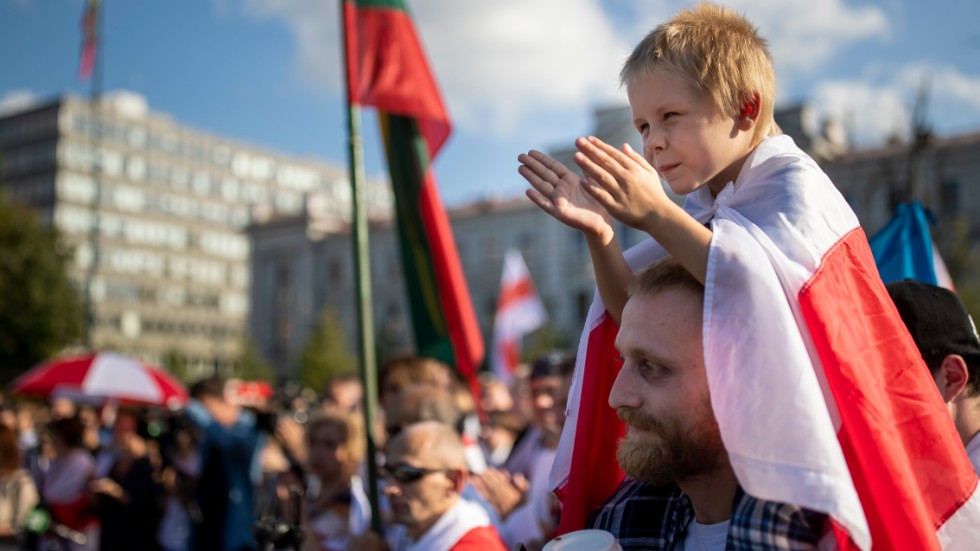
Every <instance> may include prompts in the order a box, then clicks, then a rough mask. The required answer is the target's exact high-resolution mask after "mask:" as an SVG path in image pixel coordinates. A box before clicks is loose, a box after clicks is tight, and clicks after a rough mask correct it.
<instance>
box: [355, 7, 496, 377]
mask: <svg viewBox="0 0 980 551" xmlns="http://www.w3.org/2000/svg"><path fill="white" fill-rule="evenodd" d="M344 17H345V19H346V29H347V35H346V37H347V40H346V55H347V65H348V68H349V72H348V83H347V86H348V97H349V98H350V101H351V102H352V103H357V104H361V105H367V106H374V107H376V108H377V109H378V118H379V119H380V121H381V127H382V133H383V135H384V141H385V148H386V153H387V157H388V169H389V171H390V173H391V180H392V186H393V188H394V195H395V208H396V212H397V219H398V238H399V242H400V249H401V259H402V268H403V272H404V274H405V283H406V287H407V291H408V297H409V303H410V306H411V317H412V329H413V332H414V334H415V344H416V348H417V351H418V353H419V354H420V355H424V356H430V357H434V358H438V359H440V360H443V361H445V362H446V363H449V364H451V365H454V366H455V367H456V369H457V370H458V371H459V372H460V374H462V375H463V376H464V377H465V378H466V379H467V380H468V381H469V382H470V386H471V388H473V389H475V388H478V386H476V385H478V381H477V379H476V370H477V368H478V366H479V364H480V362H481V361H482V359H483V340H482V336H481V334H480V330H479V326H478V325H477V322H476V316H475V315H474V313H473V307H472V303H471V301H470V296H469V291H468V290H467V287H466V281H465V279H464V278H463V271H462V268H461V267H460V262H459V257H458V255H457V252H456V244H455V242H454V240H453V235H452V231H451V229H450V226H449V220H448V218H447V216H446V212H445V209H444V208H443V206H442V201H441V199H440V198H439V190H438V188H437V187H436V181H435V178H434V176H433V174H432V171H431V170H430V166H429V165H430V163H431V162H432V160H433V159H434V158H435V156H436V155H437V154H438V152H439V150H440V148H441V147H442V145H443V143H445V141H446V138H447V137H448V136H449V131H450V123H449V116H448V114H447V113H446V108H445V107H444V106H443V103H442V98H441V96H440V94H439V90H438V88H437V87H436V83H435V79H434V78H433V76H432V72H431V71H430V70H429V66H428V63H427V62H426V58H425V54H424V52H423V51H422V46H421V43H420V42H419V39H418V36H417V35H416V33H415V28H414V26H413V24H412V20H411V18H410V17H409V14H408V10H407V8H406V6H405V3H404V2H403V1H402V0H345V1H344Z"/></svg>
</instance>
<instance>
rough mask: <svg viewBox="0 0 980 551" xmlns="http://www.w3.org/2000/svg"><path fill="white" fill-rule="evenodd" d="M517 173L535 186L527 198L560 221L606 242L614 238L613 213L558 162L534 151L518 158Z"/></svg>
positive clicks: (576, 175)
mask: <svg viewBox="0 0 980 551" xmlns="http://www.w3.org/2000/svg"><path fill="white" fill-rule="evenodd" d="M517 160H518V161H520V163H521V166H520V167H519V168H518V169H517V171H518V172H519V173H520V174H521V176H523V177H524V179H525V180H527V181H528V183H529V184H531V187H532V189H528V190H527V192H526V193H527V196H528V198H530V199H531V201H533V202H534V204H536V205H538V206H539V207H541V209H542V210H544V211H545V212H547V213H548V214H550V215H551V216H553V217H555V219H557V220H558V221H559V222H562V223H563V224H566V225H568V226H571V227H572V228H575V229H577V230H580V231H582V232H584V233H585V234H587V235H591V236H594V237H598V238H600V239H601V240H602V241H603V242H604V243H606V242H609V241H611V240H612V239H613V228H612V225H611V224H610V218H609V213H607V212H606V210H605V209H604V208H602V205H600V204H599V202H598V201H596V200H595V198H594V197H592V195H591V194H589V193H588V192H587V191H586V190H585V189H584V188H583V187H582V179H581V178H580V177H579V175H578V174H575V173H574V172H572V171H571V170H569V169H568V167H566V166H565V165H563V164H561V163H560V162H558V161H556V160H555V159H553V158H551V157H549V156H548V155H545V154H544V153H541V152H540V151H534V150H531V151H529V152H528V153H526V154H521V155H519V156H518V157H517Z"/></svg>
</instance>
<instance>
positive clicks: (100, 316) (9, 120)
mask: <svg viewBox="0 0 980 551" xmlns="http://www.w3.org/2000/svg"><path fill="white" fill-rule="evenodd" d="M0 186H2V190H3V193H4V197H5V198H6V200H10V201H15V202H19V203H24V204H27V205H30V206H32V207H34V208H35V209H36V210H37V212H38V214H39V216H40V218H41V219H42V221H44V222H45V223H47V224H51V225H54V226H56V227H57V228H58V229H59V230H60V231H61V233H62V235H63V236H64V237H65V239H66V240H67V241H68V243H69V244H70V245H71V246H73V248H74V250H75V259H74V263H73V265H72V267H71V273H70V277H71V278H72V280H73V281H74V282H75V283H76V284H77V286H78V288H79V289H80V291H81V292H82V293H83V296H87V297H88V298H89V300H88V304H89V308H88V317H89V332H88V336H89V338H88V340H89V343H88V344H90V345H91V346H92V347H94V348H114V349H117V350H121V351H124V352H129V353H132V354H135V355H138V356H141V357H144V358H146V359H149V360H151V361H156V362H160V361H161V360H163V358H164V357H165V356H169V355H176V356H178V357H179V358H181V359H182V360H183V361H186V362H187V363H188V365H189V367H190V368H192V369H194V368H196V369H197V370H198V371H199V372H202V373H207V372H208V371H209V370H213V369H217V370H219V371H222V370H225V369H227V368H228V367H230V365H231V364H232V363H233V362H234V361H235V358H236V357H237V356H238V354H239V349H240V346H241V343H242V342H243V337H244V336H245V330H246V320H247V317H248V309H249V301H248V297H249V293H248V290H249V286H250V280H251V275H250V273H249V261H248V259H249V242H248V239H247V237H246V235H245V232H244V230H245V228H246V227H247V226H248V225H249V224H250V223H253V222H255V221H256V220H262V219H268V218H272V217H274V216H276V215H279V214H283V213H286V214H289V213H299V212H302V211H303V209H304V208H305V204H306V202H307V197H308V196H310V194H314V195H316V196H317V197H318V198H319V201H320V203H321V211H322V212H323V213H324V216H325V217H326V218H327V219H328V220H332V221H333V222H334V223H335V224H341V223H343V222H344V221H345V220H348V219H349V218H350V187H349V184H348V176H347V171H346V168H345V167H343V166H331V165H328V164H326V163H324V162H322V161H317V160H313V159H303V158H296V157H291V156H288V155H284V154H282V153H277V152H274V151H271V150H268V149H262V148H259V147H255V146H252V145H248V144H244V143H241V142H237V141H234V140H232V139H228V138H224V137H220V136H216V135H213V134H209V133H206V132H202V131H199V130H195V129H192V128H188V127H186V126H184V125H181V124H180V123H178V122H176V121H174V120H173V119H171V118H170V117H168V116H166V115H164V114H160V113H154V112H151V111H149V110H148V109H147V105H146V101H145V100H144V99H143V98H142V97H140V96H137V95H135V94H131V93H125V92H122V93H114V94H111V95H106V96H103V98H102V99H101V101H99V102H97V103H93V102H91V101H88V100H82V99H78V98H74V97H70V96H67V97H62V98H59V99H57V100H55V101H52V102H49V103H46V104H42V105H37V106H33V107H30V108H27V109H25V110H23V111H20V112H16V113H12V114H10V113H8V114H6V115H4V116H2V117H0ZM367 189H368V196H369V209H370V210H371V212H373V213H380V212H387V211H388V210H389V209H390V201H391V200H390V195H389V193H388V188H387V186H385V185H381V184H379V183H376V182H375V183H371V184H369V185H368V188H367Z"/></svg>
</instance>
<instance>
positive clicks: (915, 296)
mask: <svg viewBox="0 0 980 551" xmlns="http://www.w3.org/2000/svg"><path fill="white" fill-rule="evenodd" d="M885 288H886V289H888V294H889V296H891V298H892V302H894V303H895V308H897V309H898V314H899V315H900V316H901V317H902V321H903V322H905V327H906V328H907V329H908V330H909V333H910V334H911V335H912V340H914V341H915V345H916V347H918V349H919V354H921V355H922V359H923V360H925V362H926V365H927V366H929V371H931V372H932V373H933V375H935V374H936V372H937V371H939V367H940V366H941V365H942V363H943V359H944V358H945V357H946V356H949V355H950V354H957V355H959V356H962V357H963V360H964V361H965V362H966V365H967V371H968V373H969V377H970V378H969V381H968V382H967V387H966V388H967V393H968V395H969V396H976V395H980V338H978V337H977V328H976V326H975V325H974V323H973V318H971V317H970V314H969V312H967V311H966V306H965V305H964V304H963V301H961V300H960V298H959V297H958V296H956V293H954V292H952V291H950V290H949V289H944V288H942V287H937V286H935V285H929V284H927V283H921V282H918V281H913V280H911V279H906V280H905V281H896V282H894V283H889V284H888V285H886V286H885Z"/></svg>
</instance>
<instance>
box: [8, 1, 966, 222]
mask: <svg viewBox="0 0 980 551" xmlns="http://www.w3.org/2000/svg"><path fill="white" fill-rule="evenodd" d="M338 2H339V0H168V1H160V0H104V6H105V20H104V38H105V42H104V49H103V54H104V57H103V61H104V70H105V73H104V74H105V89H106V90H118V89H126V90H131V91H134V92H137V93H139V94H141V95H143V96H145V97H146V99H147V101H148V104H149V107H150V109H152V110H154V111H160V112H164V113H167V114H170V115H171V116H173V117H174V118H175V119H177V120H179V121H181V122H182V123H184V124H188V125H190V126H193V127H196V128H198V129H201V130H206V131H209V132H214V133H217V134H222V135H228V136H231V137H234V138H236V139H239V140H243V141H246V142H250V143H254V144H256V145H260V146H266V147H271V148H275V149H278V150H282V151H285V152H288V153H293V154H300V155H312V156H316V157H320V158H323V159H327V160H332V161H334V162H337V163H343V162H345V161H346V149H345V136H344V132H345V119H344V117H345V110H344V109H345V108H344V105H343V99H342V97H341V94H340V82H341V66H340V58H339V55H338V52H339V37H338V27H337V20H338V17H337V16H338V13H339V5H338ZM721 3H723V4H727V5H731V6H733V7H735V8H737V9H738V10H739V11H740V12H742V13H744V14H746V15H747V16H748V17H749V19H751V20H752V21H753V22H755V23H756V24H757V25H758V26H759V27H760V30H761V32H762V34H763V35H764V36H765V37H766V38H767V39H768V40H769V42H770V49H771V51H772V54H773V58H774V59H775V62H776V71H777V76H778V97H777V105H786V104H789V103H793V102H797V101H807V102H810V103H811V104H812V105H813V106H814V108H815V109H816V110H817V112H818V113H820V114H832V115H834V116H836V117H838V118H839V119H842V120H844V121H845V122H846V123H847V124H848V125H849V132H850V135H851V136H852V138H853V140H854V141H855V142H856V143H858V144H861V145H864V146H868V145H874V144H876V143H880V142H881V141H882V140H883V139H884V137H885V136H887V135H888V134H890V133H896V132H898V133H902V132H906V131H907V128H908V119H909V117H910V113H911V108H912V104H913V102H914V98H915V94H916V90H917V89H918V88H919V83H920V82H921V81H922V79H923V76H927V77H928V78H929V80H930V82H931V88H930V89H931V93H930V102H929V110H928V115H929V121H930V122H931V123H932V124H933V126H934V128H935V129H936V130H937V131H938V132H939V133H940V134H957V133H963V132H970V131H977V130H980V26H978V25H977V21H980V2H976V1H973V0H960V1H950V0H933V1H930V2H922V1H913V0H883V1H878V2H871V1H865V0H739V1H730V2H727V1H726V2H721ZM408 4H409V7H410V9H411V10H412V12H413V15H414V18H415V20H416V24H417V28H418V30H419V32H420V34H421V36H422V40H423V43H424V46H425V48H426V50H427V52H428V55H429V59H430V62H431V64H432V66H433V68H434V70H435V73H436V77H437V79H438V81H439V83H440V86H441V88H442V91H443V95H444V98H445V100H446V102H447V104H448V107H449V111H450V115H451V116H452V117H453V121H454V133H453V135H452V136H451V137H450V141H449V142H448V143H447V145H446V147H445V148H444V149H443V151H442V153H441V155H440V157H439V158H438V159H437V160H436V171H437V176H438V181H439V186H440V189H441V190H442V194H443V197H444V199H445V201H446V203H448V204H460V203H463V202H466V201H470V200H474V199H480V198H483V197H509V196H515V195H520V194H521V193H522V191H523V189H524V187H525V184H524V182H523V180H522V179H521V178H520V177H519V176H518V175H517V161H516V157H517V154H518V153H520V152H523V151H526V150H527V149H530V148H538V149H547V148H551V147H567V146H570V145H571V143H572V141H573V140H574V138H575V137H577V136H579V135H583V134H586V133H588V132H589V131H590V129H591V128H592V121H591V117H592V112H593V110H594V109H595V108H596V107H599V106H606V105H611V104H623V103H625V96H624V94H623V93H622V92H621V91H620V90H619V89H618V86H617V83H616V74H617V72H618V69H619V65H620V63H621V62H622V60H623V59H624V58H625V56H626V55H627V54H628V53H629V51H630V49H631V47H632V46H633V45H634V44H635V43H636V42H637V41H638V40H639V39H640V38H641V37H642V36H643V34H645V33H646V32H647V31H649V30H650V29H651V28H652V27H653V26H654V25H656V24H657V23H658V22H660V21H663V20H664V19H665V18H667V17H669V16H670V15H671V14H672V13H674V12H675V11H676V10H677V9H679V8H680V7H683V6H684V5H687V4H688V3H687V2H681V1H673V0H672V1H659V0H495V1H491V2H487V1H486V0H414V1H413V0H409V1H408ZM81 11H82V1H81V0H0V52H3V53H2V54H0V55H2V57H0V59H2V63H0V67H2V70H0V110H6V109H13V108H16V107H17V106H22V105H25V104H28V103H30V102H32V101H42V100H44V99H48V98H51V97H53V96H55V95H58V94H61V93H64V92H73V93H76V94H80V95H84V94H86V93H87V91H88V86H87V85H85V84H83V83H80V82H79V81H78V80H77V78H76V69H77V63H78V50H79V43H80V40H81V36H80V29H79V27H80V26H79V21H80V18H81ZM365 128H366V133H365V144H366V151H367V161H368V171H369V173H370V174H373V175H379V174H381V173H382V171H383V167H384V165H383V160H382V158H381V153H380V145H379V143H378V139H377V133H376V131H374V128H375V123H374V119H373V118H372V117H371V116H370V114H368V115H367V116H366V117H365Z"/></svg>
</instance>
